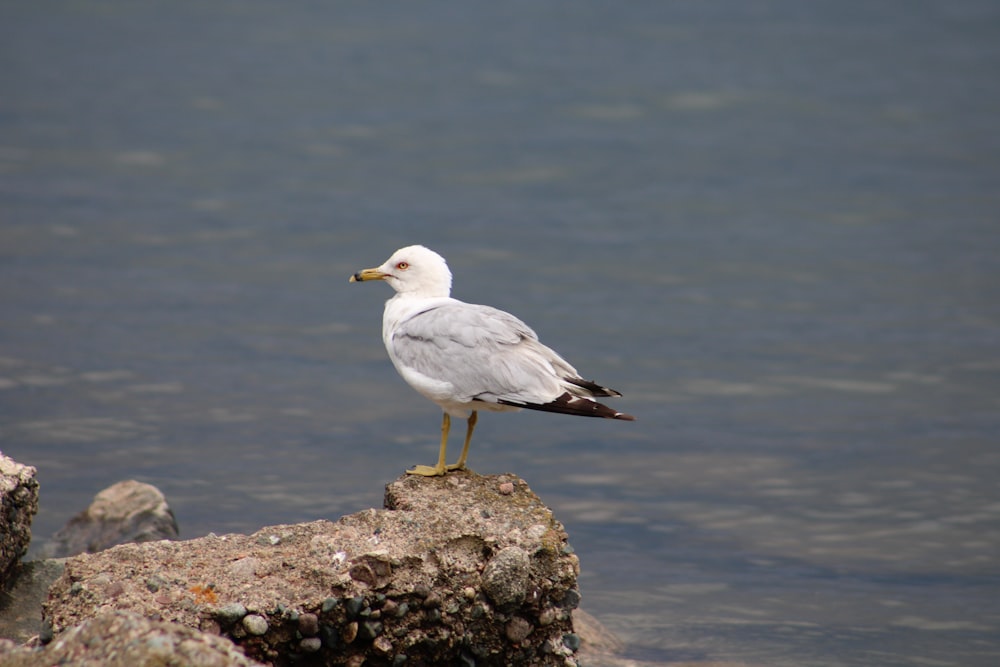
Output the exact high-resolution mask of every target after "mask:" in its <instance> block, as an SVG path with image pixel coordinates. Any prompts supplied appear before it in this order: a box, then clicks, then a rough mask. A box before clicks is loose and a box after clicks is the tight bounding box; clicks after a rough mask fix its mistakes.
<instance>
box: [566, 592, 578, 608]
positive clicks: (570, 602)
mask: <svg viewBox="0 0 1000 667" xmlns="http://www.w3.org/2000/svg"><path fill="white" fill-rule="evenodd" d="M579 606H580V591H578V590H576V589H575V588H571V589H569V590H568V591H566V594H565V595H564V596H563V599H562V608H563V609H576V608H577V607H579Z"/></svg>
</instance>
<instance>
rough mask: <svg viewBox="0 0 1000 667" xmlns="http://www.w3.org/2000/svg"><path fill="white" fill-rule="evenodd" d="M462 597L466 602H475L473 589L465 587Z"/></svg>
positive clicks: (474, 590)
mask: <svg viewBox="0 0 1000 667" xmlns="http://www.w3.org/2000/svg"><path fill="white" fill-rule="evenodd" d="M462 595H464V596H465V599H466V600H475V599H476V589H475V588H473V587H472V586H466V587H465V588H463V589H462Z"/></svg>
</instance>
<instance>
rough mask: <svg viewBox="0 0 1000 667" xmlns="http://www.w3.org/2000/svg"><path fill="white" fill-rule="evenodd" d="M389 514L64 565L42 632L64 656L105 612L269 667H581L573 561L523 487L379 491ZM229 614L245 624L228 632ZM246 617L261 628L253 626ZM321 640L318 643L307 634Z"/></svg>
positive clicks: (403, 484)
mask: <svg viewBox="0 0 1000 667" xmlns="http://www.w3.org/2000/svg"><path fill="white" fill-rule="evenodd" d="M504 482H506V483H509V484H512V485H513V490H512V491H511V492H510V493H504V492H502V490H501V489H500V486H501V484H503V483H504ZM386 507H387V509H385V510H365V511H363V512H358V513H356V514H352V515H350V516H346V517H343V518H341V519H340V520H339V521H337V522H335V523H333V522H329V521H316V522H313V523H308V524H300V525H292V526H274V527H269V528H265V529H263V530H261V531H259V532H258V533H256V534H254V535H250V536H246V535H226V536H222V537H219V536H215V535H210V536H208V537H204V538H200V539H197V540H190V541H187V542H167V541H160V542H151V543H147V544H125V545H120V546H116V547H114V548H112V549H109V550H107V551H103V552H100V553H96V554H89V555H81V556H77V557H74V558H69V559H67V560H66V565H65V571H64V573H63V575H62V576H61V577H60V578H59V580H58V581H56V583H55V584H54V585H53V586H52V588H51V589H50V591H49V599H48V600H47V601H46V602H45V604H44V615H45V619H46V620H47V621H48V622H49V623H50V625H51V627H52V631H53V633H54V635H55V637H56V641H59V640H60V639H61V638H62V636H63V634H64V633H66V632H68V631H69V630H70V629H71V628H73V627H74V626H76V625H78V624H79V623H81V622H83V621H85V620H87V619H90V618H94V617H95V616H96V615H98V614H101V613H102V611H104V610H108V609H111V608H115V609H125V610H130V611H133V612H135V613H138V614H140V615H142V616H145V617H157V618H160V619H162V620H164V621H171V622H176V623H180V624H182V625H184V626H187V627H189V628H192V629H194V628H200V629H202V630H206V631H209V632H217V633H221V634H223V635H225V636H228V637H229V638H230V639H232V640H233V641H234V642H236V643H237V644H239V645H240V646H242V647H243V648H244V650H245V651H246V653H247V655H249V656H250V657H252V658H255V659H258V660H261V661H264V662H268V663H272V664H276V665H284V664H290V663H291V662H292V661H293V660H294V659H296V656H302V655H303V654H305V653H308V654H309V656H310V658H309V659H310V660H311V661H312V660H315V661H316V662H317V663H318V664H331V665H341V664H361V663H362V662H364V663H365V664H373V665H380V664H395V663H397V662H400V661H401V660H402V659H401V658H400V656H405V660H402V662H400V664H404V663H405V664H409V665H421V664H457V663H459V662H461V660H463V659H465V660H468V659H471V658H470V656H472V655H474V657H475V664H476V665H479V666H480V667H483V666H486V665H512V664H513V665H518V664H520V665H525V664H530V665H540V666H549V665H551V666H555V665H559V666H560V667H563V666H566V665H575V664H576V662H575V659H574V658H573V651H571V650H570V649H569V648H568V647H567V646H566V644H565V643H564V642H563V637H564V636H565V635H567V634H572V633H573V625H572V618H571V614H570V612H569V611H568V610H567V609H566V608H565V604H564V600H565V599H566V597H567V594H568V592H569V591H575V590H576V578H577V575H578V573H579V561H578V560H577V558H576V556H575V555H573V554H571V553H568V552H567V549H566V548H565V547H566V545H567V541H566V540H567V536H566V533H565V531H564V530H563V527H562V525H561V524H560V523H559V522H558V521H557V520H556V519H555V517H554V516H553V515H552V513H551V511H550V510H549V509H548V508H546V507H545V506H544V505H543V504H542V503H541V501H540V500H539V499H538V497H537V496H535V494H534V493H532V492H531V490H530V489H529V488H528V486H527V484H525V483H524V482H523V481H522V480H519V479H517V478H516V477H513V476H511V475H507V476H504V477H503V480H502V481H500V478H497V477H492V476H491V477H482V476H479V475H475V474H474V473H469V472H463V473H452V474H449V475H448V476H446V477H443V478H423V477H412V476H405V477H403V478H400V479H399V480H397V481H395V482H393V483H391V484H389V485H388V486H387V487H386ZM539 527H541V528H539ZM271 537H277V538H278V539H271ZM501 553H503V554H507V555H504V556H500V554H501ZM246 558H253V559H254V560H253V562H254V567H253V576H252V577H249V578H247V577H245V576H243V575H244V574H245V573H243V572H242V571H241V572H239V573H238V574H239V575H240V576H234V573H233V572H232V568H231V567H230V566H231V564H232V563H234V562H236V561H238V560H240V559H246ZM498 558H499V560H497V559H498ZM490 563H494V565H493V567H492V569H491V570H490V571H491V572H494V574H491V575H488V576H486V577H485V579H486V580H487V581H492V582H493V583H492V584H491V585H492V586H493V591H492V593H487V592H486V591H485V590H484V586H483V584H484V573H486V572H487V569H488V567H489V564H490ZM153 575H156V576H157V577H158V578H157V582H158V583H157V589H158V590H157V591H156V592H155V593H151V592H150V590H149V587H148V581H149V580H150V578H151V577H153ZM496 600H502V601H503V604H504V605H505V606H504V608H503V609H500V608H499V605H497V602H496ZM237 604H238V605H242V608H243V609H246V610H247V613H248V614H249V615H248V616H245V617H244V618H243V621H242V622H239V623H235V624H233V623H229V622H226V621H225V620H223V619H228V618H230V617H232V616H234V614H232V613H228V612H230V611H235V610H240V608H239V607H235V605H237ZM251 615H252V616H256V617H258V618H259V619H260V621H262V622H261V623H258V622H257V621H256V620H255V621H253V622H252V623H251V627H246V626H247V623H246V619H247V618H251ZM312 617H315V621H314V620H313V618H312ZM303 618H305V619H307V620H305V621H304V622H302V621H301V619H303ZM512 619H517V620H512ZM542 620H544V623H543V622H542ZM265 624H266V627H265ZM314 627H318V635H317V636H315V637H305V636H304V634H305V633H303V632H301V630H302V629H303V628H304V629H306V630H307V631H308V632H310V633H311V632H312V631H313V628H314ZM261 630H263V632H262V633H261V634H256V633H257V632H259V631H261ZM304 639H311V641H308V642H305V643H303V640H304ZM316 639H318V640H319V641H318V642H317V641H315V640H316ZM470 651H471V652H472V653H470Z"/></svg>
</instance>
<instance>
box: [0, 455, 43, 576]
mask: <svg viewBox="0 0 1000 667" xmlns="http://www.w3.org/2000/svg"><path fill="white" fill-rule="evenodd" d="M36 512H38V480H36V479H35V469H34V468H32V467H31V466H26V465H23V464H21V463H18V462H17V461H15V460H14V459H12V458H10V457H7V456H4V455H3V452H0V526H2V527H3V530H0V589H3V588H5V587H6V585H7V581H8V578H9V577H10V575H11V574H12V573H13V571H14V568H15V567H16V566H17V564H18V562H19V561H20V560H21V558H22V557H23V556H24V554H26V553H27V552H28V543H30V542H31V520H32V518H34V516H35V513H36Z"/></svg>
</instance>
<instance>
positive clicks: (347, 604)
mask: <svg viewBox="0 0 1000 667" xmlns="http://www.w3.org/2000/svg"><path fill="white" fill-rule="evenodd" d="M364 606H365V599H364V598H363V597H362V596H360V595H358V596H356V597H353V598H349V599H348V600H345V601H344V611H346V612H347V618H355V617H357V615H358V614H359V613H360V612H361V609H362V608H363V607H364Z"/></svg>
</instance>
